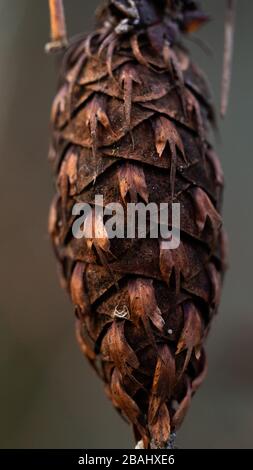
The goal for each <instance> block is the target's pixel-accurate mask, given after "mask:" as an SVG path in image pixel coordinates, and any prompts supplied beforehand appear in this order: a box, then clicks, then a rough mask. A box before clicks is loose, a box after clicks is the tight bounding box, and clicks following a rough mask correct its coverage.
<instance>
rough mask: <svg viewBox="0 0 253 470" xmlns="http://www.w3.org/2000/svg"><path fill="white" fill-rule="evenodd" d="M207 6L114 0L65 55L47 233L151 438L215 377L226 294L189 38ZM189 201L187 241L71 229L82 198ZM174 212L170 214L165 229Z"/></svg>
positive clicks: (150, 442) (100, 357)
mask: <svg viewBox="0 0 253 470" xmlns="http://www.w3.org/2000/svg"><path fill="white" fill-rule="evenodd" d="M205 19H206V17H205V15H203V13H201V11H200V10H199V9H198V7H197V4H196V3H195V2H192V1H191V2H189V1H181V2H180V1H165V0H164V1H163V0H160V1H153V0H142V1H140V0H139V1H138V0H135V1H134V2H127V1H123V0H117V1H116V0H110V1H108V2H106V3H105V4H104V6H103V7H102V8H101V9H100V10H99V14H98V25H97V29H96V31H95V33H93V34H91V35H90V36H88V37H87V36H86V37H81V38H79V39H78V40H76V41H75V42H74V43H73V44H72V45H71V46H70V47H69V49H68V51H67V52H66V54H65V56H64V59H63V64H62V71H61V77H60V86H59V91H58V94H57V96H56V98H55V100H54V104H53V108H52V130H53V136H52V145H51V149H50V159H51V161H52V164H53V168H54V171H55V173H56V182H57V195H56V196H55V198H54V201H53V204H52V208H51V212H50V218H49V231H50V234H51V237H52V240H53V246H54V250H55V254H56V257H57V260H58V264H59V268H60V273H61V280H62V284H63V286H64V287H65V288H66V289H67V290H68V292H69V293H70V295H71V298H72V301H73V304H74V306H75V311H76V325H77V327H76V331H77V338H78V341H79V343H80V346H81V349H82V351H83V353H84V354H85V356H87V358H88V360H89V361H90V363H91V364H92V366H93V367H94V369H95V370H96V372H97V373H98V375H99V376H100V377H101V379H102V380H103V381H104V383H105V388H106V392H107V394H108V396H109V397H110V399H111V400H112V403H113V405H114V406H115V407H116V409H117V410H118V411H119V412H120V413H121V414H122V416H123V417H124V418H126V419H127V421H128V422H130V423H131V424H132V425H133V429H134V433H135V438H136V440H140V439H142V440H143V443H144V447H145V448H150V447H151V448H163V447H166V445H167V443H168V441H169V438H170V435H171V433H172V432H174V431H176V430H177V429H178V428H179V427H180V425H181V423H182V421H183V419H184V417H185V414H186V412H187V410H188V408H189V406H190V403H191V399H192V396H193V395H194V393H195V392H196V390H197V389H198V387H199V386H200V384H201V383H202V381H203V379H204V377H205V374H206V358H205V353H204V349H203V343H204V341H205V339H206V336H207V333H208V331H209V328H210V323H211V321H212V319H213V317H214V314H215V313H216V311H217V307H218V305H219V301H220V292H221V284H222V279H223V274H224V270H225V266H226V242H225V236H224V232H223V230H222V220H221V216H220V209H221V199H222V190H223V173H222V169H221V166H220V163H219V160H218V157H217V155H216V154H215V152H214V150H213V149H212V147H211V145H210V143H209V142H208V140H207V138H208V131H209V127H210V124H211V125H212V124H214V120H215V117H214V111H213V107H212V102H211V98H210V92H209V89H208V87H207V84H206V81H205V79H204V78H203V75H202V73H201V72H200V70H199V69H198V68H197V67H196V65H193V64H192V62H191V60H190V58H189V54H188V52H187V50H186V49H185V47H184V46H182V43H181V39H182V36H183V34H186V33H188V32H191V31H192V30H195V29H196V28H197V27H199V25H200V24H202V23H203V22H204V21H205ZM96 195H103V198H104V199H103V200H104V205H106V204H109V203H120V204H122V205H123V207H124V208H125V210H126V207H127V203H129V202H132V203H136V202H143V203H145V204H147V203H156V204H158V205H159V204H161V203H169V204H171V203H172V202H177V203H180V205H181V243H180V245H179V247H178V248H177V249H176V250H165V249H163V248H162V246H161V243H162V240H161V239H159V238H158V239H154V238H151V237H148V236H147V238H138V236H136V237H135V238H134V239H127V238H122V239H120V238H117V239H112V240H109V238H108V236H107V232H106V230H105V226H104V223H105V220H104V219H103V218H98V217H97V218H96V216H95V212H94V213H92V218H90V219H89V220H88V221H86V227H87V225H89V224H96V226H97V227H99V233H100V236H99V237H97V238H95V237H92V236H91V237H90V238H82V239H77V238H75V237H74V236H73V234H72V226H73V222H74V220H75V218H76V217H75V215H73V214H72V209H73V206H74V204H76V203H88V204H90V205H91V206H92V207H93V208H94V201H95V196H96ZM170 225H171V220H168V227H170Z"/></svg>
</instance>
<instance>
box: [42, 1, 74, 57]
mask: <svg viewBox="0 0 253 470" xmlns="http://www.w3.org/2000/svg"><path fill="white" fill-rule="evenodd" d="M48 1H49V11H50V24H51V41H50V42H49V43H48V44H46V47H45V49H46V52H57V51H59V50H61V49H64V48H65V47H66V46H67V44H68V40H67V31H66V21H65V13H64V6H63V0H48Z"/></svg>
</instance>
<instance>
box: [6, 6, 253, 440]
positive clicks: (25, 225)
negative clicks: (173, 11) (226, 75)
mask: <svg viewBox="0 0 253 470" xmlns="http://www.w3.org/2000/svg"><path fill="white" fill-rule="evenodd" d="M97 3H98V2H97V1H92V2H89V1H87V0H85V1H84V0H65V4H66V13H67V20H68V28H69V33H70V34H73V33H76V32H80V31H83V30H89V29H91V28H92V12H93V10H94V8H95V6H96V5H97ZM238 3H239V5H238V17H237V34H236V50H235V61H234V68H233V86H232V95H231V102H230V108H229V113H228V115H227V118H226V120H225V123H222V124H221V134H222V140H223V143H222V144H219V145H218V147H219V151H220V154H221V159H222V163H223V166H224V170H225V175H226V182H227V186H226V193H225V207H224V215H225V224H226V227H227V230H228V232H229V237H230V271H229V273H228V275H227V278H226V284H225V289H224V294H223V302H222V306H221V308H220V315H219V317H218V318H217V320H216V321H215V324H214V325H213V329H212V334H211V336H210V338H209V342H208V353H209V375H208V378H207V380H206V382H205V384H204V385H203V386H202V389H201V390H200V391H199V392H198V394H197V396H196V398H195V399H194V401H193V404H192V407H191V410H190V412H189V414H188V417H187V419H186V421H185V424H184V426H183V429H182V431H181V432H180V434H179V436H178V445H179V447H181V448H187V447H191V448H205V447H206V448H225V447H227V448H236V447H239V448H245V447H252V443H253V438H252V436H253V403H252V401H253V374H252V355H253V335H252V327H253V315H252V298H251V295H252V265H253V260H252V244H253V241H252V228H253V224H252V169H253V159H252V105H253V102H252V83H253V64H252V39H253V38H252V34H253V33H252V21H253V2H252V1H250V0H240V1H239V2H238ZM203 4H206V9H207V11H209V12H210V13H211V15H212V17H213V19H214V21H213V22H212V23H210V24H209V25H208V26H207V27H206V28H205V29H204V30H203V31H202V32H201V37H202V38H203V39H205V40H207V41H208V42H209V44H210V45H211V47H212V49H213V51H214V57H213V58H211V59H210V58H207V57H205V55H204V54H203V53H202V52H201V51H200V50H199V49H198V48H196V47H195V46H193V47H192V50H193V54H194V56H195V57H196V58H197V60H198V61H199V62H200V63H201V64H202V65H203V67H204V69H205V71H206V72H207V74H208V76H209V78H210V81H211V83H212V84H213V88H214V92H215V99H216V102H217V101H218V96H219V87H220V73H221V56H222V47H223V17H224V2H223V1H221V0H209V1H203ZM47 39H48V11H47V1H46V0H36V1H34V0H22V1H20V0H0V103H1V107H0V146H1V150H0V158H1V167H0V168H1V184H0V201H1V233H0V237H1V243H0V249H1V258H0V259H1V283H0V286H1V287H0V294H1V295H0V380H1V385H0V416H1V418H0V447H8V448H14V447H16V448H24V447H25V448H35V447H37V448H41V447H42V448H43V447H49V448H50V447H51V448H54V447H58V448H78V447H86V448H95V447H97V448H99V447H102V448H120V447H121V448H131V447H132V445H133V442H132V436H131V432H130V429H128V427H127V425H125V424H124V423H123V422H122V421H121V419H120V418H119V417H118V415H117V414H116V412H115V411H114V410H113V409H112V407H111V404H110V403H109V402H108V401H107V399H106V398H105V396H104V393H103V387H102V384H101V383H100V382H99V381H98V379H97V378H96V377H95V375H94V373H93V371H92V370H90V369H89V366H88V365H87V364H86V362H85V361H84V359H83V358H82V356H81V354H80V352H79V350H78V347H77V345H76V342H75V338H74V332H73V325H74V321H73V311H72V307H71V306H70V303H69V300H68V299H67V297H66V295H65V294H64V293H63V292H62V291H61V289H60V287H59V284H58V279H57V275H56V269H55V262H54V258H53V255H52V252H51V247H50V243H49V240H48V236H47V212H48V207H49V203H50V199H51V196H52V194H53V181H52V175H51V173H50V167H49V164H48V162H47V150H48V139H49V133H48V117H49V111H50V103H51V100H52V97H53V94H54V91H55V85H56V67H55V64H54V60H53V58H52V57H46V56H45V55H44V52H43V47H44V44H45V42H46V41H47Z"/></svg>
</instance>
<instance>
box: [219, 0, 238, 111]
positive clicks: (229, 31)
mask: <svg viewBox="0 0 253 470" xmlns="http://www.w3.org/2000/svg"><path fill="white" fill-rule="evenodd" d="M235 16H236V0H227V11H226V20H225V45H224V61H223V74H222V90H221V116H222V117H224V116H225V114H226V112H227V108H228V102H229V92H230V85H231V70H232V60H233V51H234V32H235Z"/></svg>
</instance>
